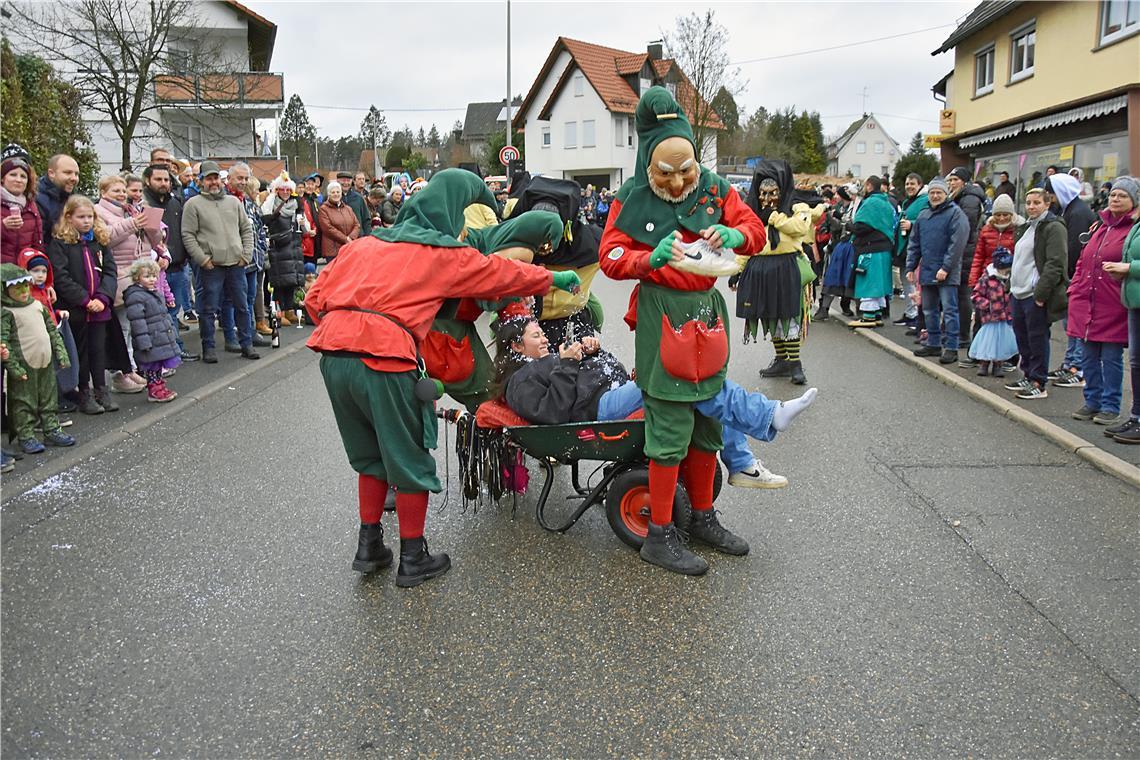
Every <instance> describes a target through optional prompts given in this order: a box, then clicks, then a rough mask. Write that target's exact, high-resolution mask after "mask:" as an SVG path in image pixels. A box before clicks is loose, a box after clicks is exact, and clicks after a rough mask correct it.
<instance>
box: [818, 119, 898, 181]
mask: <svg viewBox="0 0 1140 760" xmlns="http://www.w3.org/2000/svg"><path fill="white" fill-rule="evenodd" d="M900 158H902V150H901V149H900V148H899V144H898V143H896V142H895V141H894V139H893V138H892V137H891V136H890V135H888V134H887V132H886V130H885V129H883V126H882V124H880V123H879V120H878V119H876V118H875V115H874V114H863V117H862V118H860V119H858V120H856V121H855V122H853V123H852V124H851V126H849V127H848V128H847V130H846V131H844V133H843V134H842V135H841V136H840V137H839V139H837V140H835V141H834V142H832V143H831V144H829V145H828V146H827V173H828V174H830V175H831V176H833V177H844V176H847V175H850V176H852V177H855V178H857V179H865V178H867V177H870V176H871V175H872V174H874V175H877V176H880V177H889V176H890V175H891V173H892V172H894V169H895V164H897V163H898V162H899V159H900Z"/></svg>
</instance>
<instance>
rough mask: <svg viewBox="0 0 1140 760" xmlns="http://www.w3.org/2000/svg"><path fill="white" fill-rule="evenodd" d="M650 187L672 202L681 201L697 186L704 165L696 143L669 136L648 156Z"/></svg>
mask: <svg viewBox="0 0 1140 760" xmlns="http://www.w3.org/2000/svg"><path fill="white" fill-rule="evenodd" d="M648 168H649V186H650V188H652V190H653V194H654V195H656V196H657V197H658V198H660V199H661V200H663V201H668V202H669V203H680V202H681V201H683V200H685V199H686V198H688V197H689V195H690V194H691V193H692V192H693V191H694V190H696V189H697V181H698V180H699V179H700V176H701V167H700V164H698V163H697V158H696V155H695V154H694V153H693V144H692V143H691V142H689V141H688V140H686V139H685V138H683V137H669V138H667V139H665V140H662V141H661V143H660V144H658V145H657V147H655V148H654V149H653V154H652V155H651V156H650V157H649V167H648Z"/></svg>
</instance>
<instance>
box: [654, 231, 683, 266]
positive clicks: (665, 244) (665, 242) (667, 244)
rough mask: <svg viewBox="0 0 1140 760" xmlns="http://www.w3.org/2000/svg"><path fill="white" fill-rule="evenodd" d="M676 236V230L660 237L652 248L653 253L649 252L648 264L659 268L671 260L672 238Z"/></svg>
mask: <svg viewBox="0 0 1140 760" xmlns="http://www.w3.org/2000/svg"><path fill="white" fill-rule="evenodd" d="M676 237H677V233H676V232H670V233H669V234H668V235H666V236H665V237H663V238H661V242H660V243H658V244H657V247H656V248H654V249H653V253H651V254H649V266H651V267H653V268H654V269H660V268H661V267H663V266H665V265H666V264H668V263H669V262H670V261H672V260H673V240H674V239H675V238H676Z"/></svg>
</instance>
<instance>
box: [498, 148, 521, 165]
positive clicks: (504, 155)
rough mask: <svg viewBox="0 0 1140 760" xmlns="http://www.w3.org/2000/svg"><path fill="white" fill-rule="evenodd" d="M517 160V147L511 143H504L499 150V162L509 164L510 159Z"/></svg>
mask: <svg viewBox="0 0 1140 760" xmlns="http://www.w3.org/2000/svg"><path fill="white" fill-rule="evenodd" d="M518 160H519V149H518V148H516V147H515V146H513V145H504V146H503V147H502V149H501V150H500V151H499V163H500V164H502V165H503V166H510V164H511V161H518Z"/></svg>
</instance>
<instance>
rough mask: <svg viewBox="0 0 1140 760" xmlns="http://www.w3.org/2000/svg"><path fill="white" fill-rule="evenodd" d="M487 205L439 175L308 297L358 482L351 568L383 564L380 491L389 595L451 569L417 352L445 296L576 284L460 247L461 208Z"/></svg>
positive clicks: (473, 183)
mask: <svg viewBox="0 0 1140 760" xmlns="http://www.w3.org/2000/svg"><path fill="white" fill-rule="evenodd" d="M472 203H484V204H486V205H488V206H492V205H494V203H495V198H494V196H493V195H491V191H490V190H488V189H487V186H486V185H485V184H483V181H482V180H481V179H480V178H479V177H478V176H476V175H474V174H472V173H471V172H468V171H464V170H461V169H445V170H443V171H441V172H439V173H437V174H436V175H435V176H433V177H432V180H431V182H430V183H428V185H427V187H426V188H425V189H424V190H422V191H421V192H420V193H418V194H417V195H416V197H414V198H411V199H409V200H408V201H407V202H406V203H405V204H404V207H403V209H402V210H401V212H400V216H399V219H398V221H397V223H396V225H395V226H393V227H388V228H384V229H380V230H375V231H374V232H373V234H372V235H370V236H367V237H362V238H358V239H357V240H354V241H352V242H350V243H348V244H347V245H345V246H344V247H343V248H342V249H341V251H340V253H339V254H338V255H337V257H336V258H335V259H334V260H333V261H332V262H330V263H329V265H328V266H327V267H326V268H325V269H324V271H323V272H321V275H320V277H319V278H318V279H317V282H316V283H315V284H314V285H313V287H312V289H310V291H309V293H308V295H307V296H306V298H305V308H306V310H308V312H309V315H310V316H311V317H312V318H313V320H314V321H316V322H317V329H316V330H315V331H314V332H313V334H312V336H311V337H310V338H309V342H308V345H309V348H311V349H313V350H314V351H318V352H320V353H321V354H322V356H321V362H320V364H321V374H322V375H323V376H324V380H325V388H326V390H327V391H328V394H329V401H330V402H331V403H332V408H333V414H334V416H335V418H336V422H337V427H338V428H339V430H340V435H341V440H342V441H343V443H344V448H345V452H346V453H347V454H348V459H349V464H350V465H351V466H352V468H353V469H354V470H355V471H356V472H357V473H358V476H357V487H358V496H359V507H360V533H359V536H358V540H357V552H356V557H355V559H354V561H353V568H354V569H355V570H357V571H360V572H366V573H367V572H373V571H375V570H379V569H381V568H383V567H387V566H388V565H390V564H391V562H392V558H393V557H392V551H391V550H390V549H388V548H387V547H385V546H384V540H383V538H384V532H383V530H382V528H381V527H380V517H381V514H382V512H383V507H384V500H385V498H386V496H387V493H388V487H389V485H391V486H394V487H395V488H396V489H397V494H396V517H397V519H398V521H399V527H400V566H399V570H398V571H397V575H396V585H397V586H401V587H409V586H416V585H419V584H420V583H423V582H424V581H426V580H428V579H431V578H434V577H436V576H439V575H442V574H443V573H445V572H447V570H448V569H449V568H450V567H451V560H450V559H449V558H448V556H447V555H446V554H442V553H441V554H436V555H432V554H430V553H429V552H428V548H427V544H426V542H425V541H424V520H425V517H426V515H427V505H428V494H427V492H428V491H431V492H433V493H438V492H439V491H440V490H441V487H440V483H439V478H438V477H437V475H436V466H435V459H434V458H433V457H432V455H431V453H430V449H433V448H435V446H436V436H437V425H438V421H437V419H436V417H435V410H434V405H433V403H432V401H433V399H434V398H436V397H437V394H438V391H437V386H436V384H435V383H433V382H432V381H431V380H430V379H428V377H427V373H426V372H425V371H424V362H423V358H422V356H421V347H422V345H423V343H424V340H425V338H426V336H427V333H428V330H429V329H430V327H431V324H432V320H433V319H434V318H435V316H436V314H437V313H438V312H439V309H440V307H441V306H442V305H443V303H444V301H445V300H447V299H449V298H462V297H470V298H481V299H492V298H499V297H503V296H530V295H535V294H541V293H545V292H546V291H547V290H549V289H550V286H551V284H552V283H553V284H554V286H555V287H559V288H563V289H570V288H573V287H575V286H576V285H577V284H578V278H577V275H575V274H574V273H573V272H558V273H555V274H553V275H552V274H551V273H550V272H548V271H547V270H545V269H542V268H540V267H535V266H531V265H529V264H523V263H521V262H516V261H511V260H509V259H508V258H506V257H501V256H484V255H483V254H482V253H481V252H479V251H477V250H474V249H472V248H470V247H468V246H467V244H466V243H465V242H463V241H464V239H465V238H466V235H467V233H466V230H464V228H463V210H464V209H465V208H466V207H467V206H469V205H470V204H472Z"/></svg>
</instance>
